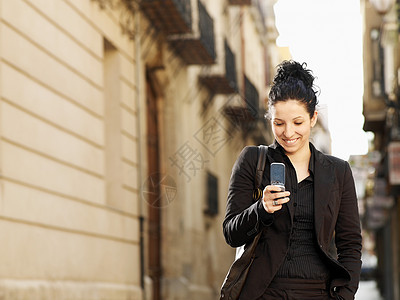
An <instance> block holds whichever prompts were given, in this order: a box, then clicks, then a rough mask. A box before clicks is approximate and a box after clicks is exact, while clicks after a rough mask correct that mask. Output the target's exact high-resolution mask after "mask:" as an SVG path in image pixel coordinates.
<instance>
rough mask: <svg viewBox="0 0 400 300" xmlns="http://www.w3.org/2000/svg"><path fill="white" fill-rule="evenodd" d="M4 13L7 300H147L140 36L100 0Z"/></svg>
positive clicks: (27, 5)
mask: <svg viewBox="0 0 400 300" xmlns="http://www.w3.org/2000/svg"><path fill="white" fill-rule="evenodd" d="M0 13H1V23H0V30H1V34H0V38H1V42H0V45H1V48H0V56H1V65H0V72H1V79H0V84H1V88H0V94H1V102H0V114H1V115H0V122H1V133H0V134H1V142H0V147H1V148H0V149H1V150H0V151H1V152H0V155H1V157H0V164H1V175H2V177H1V206H0V222H1V226H0V231H1V233H0V239H1V244H2V247H1V250H0V265H1V266H0V287H1V288H0V289H1V297H2V298H3V299H100V298H102V299H127V298H128V297H131V298H133V299H139V298H140V295H141V291H140V288H139V279H140V278H139V267H138V266H139V237H138V235H139V229H138V208H137V207H138V200H137V199H138V184H137V168H138V157H137V154H136V148H137V136H138V133H137V128H136V125H135V122H136V121H135V119H136V112H135V103H134V97H133V96H132V95H133V94H134V90H135V76H134V64H133V63H134V59H133V55H134V51H133V43H132V42H131V41H130V40H129V39H128V38H127V36H123V35H122V34H121V32H120V28H119V24H118V22H116V19H115V16H113V15H112V14H106V13H105V12H104V11H101V10H100V9H99V7H98V4H97V3H95V2H93V1H81V0H75V1H73V0H65V1H62V0H57V1H46V0H42V1H40V0H15V1H1V9H0ZM104 39H107V40H108V41H109V42H110V43H111V44H113V45H114V47H115V50H114V51H111V52H113V53H111V54H110V51H106V48H105V45H104ZM108 60H112V61H113V65H112V66H110V65H107V61H108ZM115 66H116V67H115ZM107 76H108V80H111V81H112V82H113V84H114V87H113V88H112V89H114V90H113V91H111V90H110V89H111V88H110V87H109V86H108V87H107V84H106V80H105V78H106V77H107ZM110 93H111V94H110ZM110 95H114V96H115V95H118V97H116V98H112V97H110ZM110 107H112V108H113V109H114V111H113V112H112V113H110V112H109V111H108V110H106V109H107V108H110ZM113 114H114V115H113ZM115 114H117V115H118V117H117V118H116V117H115ZM110 130H111V132H113V135H116V140H118V141H119V145H116V148H117V151H116V150H115V149H112V148H110V147H109V145H108V144H107V141H108V139H110V134H108V132H110ZM109 161H114V162H118V164H117V167H114V168H113V169H112V168H111V169H110V166H109V165H110V164H109V163H108V162H109ZM115 173H116V174H117V175H115ZM118 174H119V175H118ZM115 179H116V180H118V182H117V183H116V185H117V186H118V188H117V190H118V191H117V194H118V198H117V199H116V198H115V197H111V196H110V194H109V193H107V191H109V190H110V188H109V183H110V182H111V181H112V180H115Z"/></svg>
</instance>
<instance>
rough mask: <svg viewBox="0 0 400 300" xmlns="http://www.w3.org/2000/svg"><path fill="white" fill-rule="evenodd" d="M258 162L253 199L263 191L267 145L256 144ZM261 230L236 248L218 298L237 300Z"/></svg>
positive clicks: (257, 198) (257, 197) (260, 195)
mask: <svg viewBox="0 0 400 300" xmlns="http://www.w3.org/2000/svg"><path fill="white" fill-rule="evenodd" d="M258 150H259V151H258V162H257V170H256V177H255V181H254V187H255V189H254V191H253V199H254V201H257V200H259V199H260V198H261V197H262V194H263V191H262V190H261V189H260V184H261V180H262V176H263V173H264V168H265V161H266V157H267V150H268V147H267V146H264V145H260V146H258ZM261 234H262V231H260V232H259V233H258V234H257V235H256V236H255V237H254V239H253V241H252V242H251V244H250V245H248V247H246V249H244V245H243V246H241V247H239V248H237V249H236V259H235V261H234V262H233V264H232V265H231V267H230V268H229V271H228V274H227V275H226V277H225V280H224V283H223V284H222V287H221V295H220V300H237V299H239V296H240V293H241V291H242V288H243V286H244V283H245V281H246V277H247V274H248V272H249V269H250V267H251V265H252V263H253V260H254V252H255V249H256V246H257V244H258V241H259V239H260V236H261ZM240 254H241V255H240Z"/></svg>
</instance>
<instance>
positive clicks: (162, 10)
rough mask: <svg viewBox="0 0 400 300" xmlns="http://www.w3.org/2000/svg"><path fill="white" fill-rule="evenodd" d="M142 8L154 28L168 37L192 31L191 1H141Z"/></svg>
mask: <svg viewBox="0 0 400 300" xmlns="http://www.w3.org/2000/svg"><path fill="white" fill-rule="evenodd" d="M140 8H141V10H142V11H143V13H144V14H145V15H146V16H147V18H148V19H149V21H150V22H151V23H152V24H153V25H154V27H156V28H157V29H158V30H160V31H162V32H164V33H165V34H166V35H172V34H185V33H189V32H191V31H192V7H191V0H141V1H140Z"/></svg>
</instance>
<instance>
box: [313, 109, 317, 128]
mask: <svg viewBox="0 0 400 300" xmlns="http://www.w3.org/2000/svg"><path fill="white" fill-rule="evenodd" d="M317 120H318V112H317V111H315V112H314V115H313V116H312V118H311V128H312V127H314V126H315V124H317Z"/></svg>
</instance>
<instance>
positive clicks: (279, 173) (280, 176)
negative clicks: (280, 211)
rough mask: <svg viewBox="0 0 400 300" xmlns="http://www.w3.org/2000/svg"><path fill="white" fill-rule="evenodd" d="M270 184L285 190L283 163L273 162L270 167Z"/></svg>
mask: <svg viewBox="0 0 400 300" xmlns="http://www.w3.org/2000/svg"><path fill="white" fill-rule="evenodd" d="M270 177H271V185H276V186H279V187H280V188H281V190H282V191H284V190H285V165H284V164H283V163H277V162H273V163H271V168H270Z"/></svg>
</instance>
